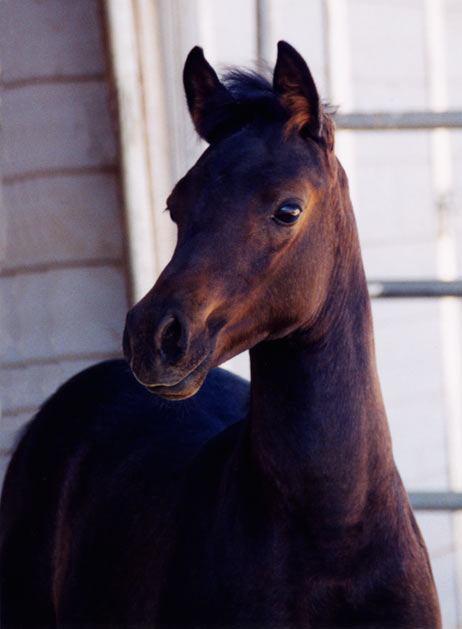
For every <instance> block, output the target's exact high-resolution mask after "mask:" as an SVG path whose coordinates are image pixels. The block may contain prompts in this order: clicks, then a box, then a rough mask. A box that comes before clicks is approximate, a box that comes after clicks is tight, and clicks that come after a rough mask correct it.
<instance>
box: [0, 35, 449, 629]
mask: <svg viewBox="0 0 462 629" xmlns="http://www.w3.org/2000/svg"><path fill="white" fill-rule="evenodd" d="M184 84H185V89H186V96H187V101H188V106H189V109H190V112H191V115H192V119H193V121H194V124H195V126H196V129H197V131H198V132H199V134H200V135H201V136H202V137H203V138H205V139H206V140H207V141H208V142H209V144H210V146H209V148H208V149H207V150H206V151H205V152H204V154H203V155H202V156H201V158H200V159H199V160H198V162H197V163H196V164H195V166H193V168H192V169H191V170H190V171H189V172H188V173H187V174H186V176H185V177H184V178H183V179H181V181H180V182H179V183H178V184H177V185H176V187H175V188H174V190H173V192H172V194H171V196H170V197H169V199H168V209H169V211H170V214H171V217H172V219H173V220H174V221H175V223H176V224H177V226H178V243H177V247H176V250H175V253H174V255H173V258H172V260H171V262H170V263H169V264H168V266H167V267H166V269H165V270H164V272H163V273H162V275H161V276H160V278H159V280H158V281H157V283H156V284H155V286H154V288H153V289H152V290H151V291H150V292H149V293H148V294H147V295H146V296H145V297H144V299H142V300H141V301H140V302H139V303H138V304H137V305H136V306H135V307H134V308H133V309H132V310H131V311H130V312H129V314H128V317H127V324H126V329H125V334H124V348H125V355H126V358H127V361H128V363H129V364H130V366H129V364H128V363H127V362H125V361H123V360H118V361H117V360H116V361H111V362H106V363H103V364H100V365H97V366H95V367H93V368H90V369H88V370H87V371H84V372H83V373H81V374H79V375H77V376H75V377H74V378H73V379H72V380H70V381H69V382H67V383H66V384H65V385H64V386H63V387H62V388H61V389H59V391H58V392H57V393H56V394H55V395H54V396H53V397H52V398H51V399H50V400H48V402H46V404H45V405H44V406H43V407H42V409H41V410H40V412H39V413H38V415H37V416H36V417H35V419H34V420H33V421H32V423H31V424H30V426H29V427H28V429H27V432H26V433H25V435H24V436H23V438H22V440H21V441H20V443H19V446H18V448H17V450H16V452H15V454H14V456H13V459H12V461H11V464H10V467H9V470H8V473H7V477H6V482H5V486H4V491H3V497H2V504H1V540H0V544H1V596H2V603H1V604H2V607H1V615H2V622H3V627H4V628H5V629H7V628H13V627H15V628H19V627H30V626H32V625H34V626H42V627H55V626H58V627H68V626H69V627H74V626H75V627H95V626H99V625H105V626H107V627H115V626H118V627H148V626H149V627H161V626H162V627H179V626H189V627H211V626H220V627H273V628H279V627H281V628H282V627H284V628H289V627H394V628H397V627H399V628H403V627H408V628H412V629H416V628H417V627H419V628H420V627H428V628H430V627H431V628H432V629H434V628H437V627H440V626H441V620H440V613H439V608H438V601H437V595H436V591H435V586H434V583H433V578H432V573H431V568H430V564H429V560H428V556H427V552H426V549H425V546H424V543H423V541H422V537H421V535H420V532H419V530H418V527H417V525H416V522H415V519H414V517H413V514H412V511H411V508H410V506H409V502H408V499H407V496H406V492H405V490H404V488H403V485H402V482H401V480H400V477H399V474H398V472H397V470H396V467H395V464H394V462H393V457H392V451H391V443H390V436H389V430H388V426H387V420H386V415H385V410H384V407H383V402H382V396H381V391H380V385H379V382H378V378H377V371H376V364H375V355H374V343H373V333H372V320H371V311H370V303H369V298H368V291H367V286H366V281H365V276H364V271H363V266H362V262H361V254H360V248H359V243H358V237H357V232H356V226H355V221H354V217H353V212H352V208H351V203H350V199H349V194H348V184H347V179H346V176H345V173H344V171H343V169H342V167H341V165H340V164H339V162H338V160H337V159H336V157H335V154H334V127H333V123H332V120H331V119H330V117H329V115H328V114H327V113H326V111H325V110H324V109H323V106H322V104H321V102H320V99H319V96H318V93H317V90H316V87H315V84H314V82H313V79H312V77H311V74H310V72H309V70H308V67H307V66H306V64H305V62H304V60H303V59H302V58H301V57H300V55H299V54H298V53H297V52H296V51H295V50H294V49H293V48H292V47H291V46H289V45H288V44H286V43H284V42H280V44H279V51H278V59H277V63H276V67H275V71H274V77H273V83H272V85H271V83H270V82H268V81H267V80H265V79H264V78H262V77H261V76H258V75H255V74H252V73H242V72H237V71H235V72H231V73H229V74H228V75H227V76H226V77H225V78H224V79H223V81H222V82H220V80H219V79H218V77H217V75H216V73H215V71H214V70H213V69H212V68H211V66H210V65H209V64H208V63H207V61H206V60H205V58H204V56H203V53H202V50H201V49H200V48H194V49H193V50H192V51H191V53H190V54H189V56H188V59H187V61H186V65H185V70H184ZM245 349H250V356H251V376H252V377H251V384H250V388H249V385H248V384H247V383H246V382H245V381H243V380H241V379H239V378H237V377H235V376H232V375H230V374H229V373H226V372H225V371H222V370H219V369H214V368H215V367H216V366H217V365H219V364H220V363H222V362H223V361H224V360H226V359H228V358H230V357H231V356H233V355H235V354H237V353H238V352H241V351H242V350H245ZM130 367H131V369H130Z"/></svg>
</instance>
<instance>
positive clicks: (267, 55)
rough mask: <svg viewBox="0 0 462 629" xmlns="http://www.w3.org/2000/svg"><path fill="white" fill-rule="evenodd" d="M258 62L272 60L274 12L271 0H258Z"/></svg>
mask: <svg viewBox="0 0 462 629" xmlns="http://www.w3.org/2000/svg"><path fill="white" fill-rule="evenodd" d="M256 11H257V56H258V61H259V62H261V61H267V60H268V59H271V53H272V51H271V46H272V35H273V10H272V1H271V0H256Z"/></svg>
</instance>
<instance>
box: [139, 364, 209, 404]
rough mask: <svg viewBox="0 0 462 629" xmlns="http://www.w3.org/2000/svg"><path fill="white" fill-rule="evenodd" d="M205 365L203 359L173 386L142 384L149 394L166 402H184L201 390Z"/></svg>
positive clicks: (206, 369) (205, 369) (205, 370)
mask: <svg viewBox="0 0 462 629" xmlns="http://www.w3.org/2000/svg"><path fill="white" fill-rule="evenodd" d="M206 363H207V361H206V360H205V359H204V360H202V361H201V362H199V364H198V365H196V366H195V367H194V369H193V370H192V371H190V372H189V373H188V374H187V375H186V376H185V377H184V378H182V379H181V380H179V381H178V382H176V383H174V384H169V385H167V384H144V383H142V384H143V385H144V386H145V387H146V389H147V390H148V391H149V392H150V393H154V394H155V395H159V396H160V397H162V398H165V399H166V400H186V399H187V398H189V397H192V396H193V395H194V394H195V393H197V391H198V390H199V389H200V388H201V386H202V383H203V382H204V380H205V377H206V376H207V373H208V371H209V369H208V366H207V364H206Z"/></svg>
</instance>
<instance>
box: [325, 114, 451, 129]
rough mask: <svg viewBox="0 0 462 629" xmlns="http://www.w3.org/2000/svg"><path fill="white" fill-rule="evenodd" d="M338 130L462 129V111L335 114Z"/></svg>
mask: <svg viewBox="0 0 462 629" xmlns="http://www.w3.org/2000/svg"><path fill="white" fill-rule="evenodd" d="M334 120H335V124H336V127H337V129H352V130H354V131H381V130H393V129H407V130H416V129H417V130H419V129H439V128H445V129H462V111H459V110H453V111H397V112H385V111H376V112H370V113H369V112H368V113H366V112H354V113H348V114H340V113H336V114H334Z"/></svg>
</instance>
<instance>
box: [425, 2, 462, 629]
mask: <svg viewBox="0 0 462 629" xmlns="http://www.w3.org/2000/svg"><path fill="white" fill-rule="evenodd" d="M424 6H425V20H426V39H425V43H426V53H427V76H428V96H429V103H430V108H431V109H432V110H436V111H444V110H446V109H447V107H448V89H447V85H448V79H447V63H446V37H445V26H446V25H445V16H444V11H445V2H444V0H425V5H424ZM430 142H431V143H430V146H431V174H432V183H433V193H434V202H435V207H436V210H437V212H438V224H439V233H438V241H437V268H438V275H439V278H440V279H442V280H454V279H455V278H456V276H457V260H456V242H455V238H454V230H453V229H452V224H451V223H452V219H453V213H454V212H453V207H452V204H451V196H452V195H451V193H452V187H453V175H452V161H451V160H452V156H451V145H450V136H449V131H448V130H447V129H437V130H434V131H432V132H431V137H430ZM460 327H461V317H460V304H459V302H458V301H456V300H454V299H451V298H444V299H442V300H441V303H440V329H441V342H442V353H443V355H442V359H443V374H444V389H445V402H446V409H445V410H446V413H445V415H446V426H447V451H448V464H449V465H448V467H449V482H450V486H451V489H452V490H455V491H460V490H461V489H462V456H461V451H462V426H461V421H462V400H461V392H460V383H461V381H462V368H461V356H460V342H461V340H460ZM452 524H453V531H454V542H455V547H456V571H457V579H458V590H459V591H461V590H462V517H461V514H455V515H454V516H453V517H452ZM458 620H459V623H460V622H461V620H462V601H461V600H459V601H458Z"/></svg>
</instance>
